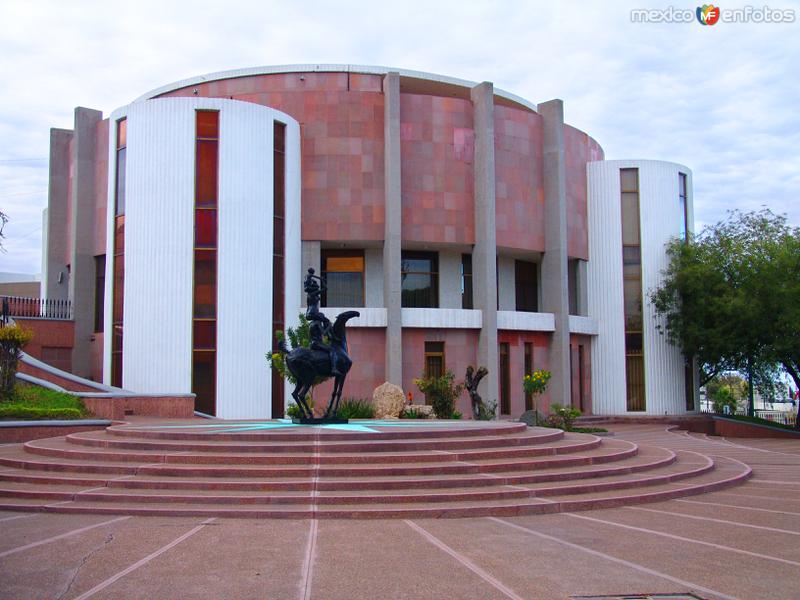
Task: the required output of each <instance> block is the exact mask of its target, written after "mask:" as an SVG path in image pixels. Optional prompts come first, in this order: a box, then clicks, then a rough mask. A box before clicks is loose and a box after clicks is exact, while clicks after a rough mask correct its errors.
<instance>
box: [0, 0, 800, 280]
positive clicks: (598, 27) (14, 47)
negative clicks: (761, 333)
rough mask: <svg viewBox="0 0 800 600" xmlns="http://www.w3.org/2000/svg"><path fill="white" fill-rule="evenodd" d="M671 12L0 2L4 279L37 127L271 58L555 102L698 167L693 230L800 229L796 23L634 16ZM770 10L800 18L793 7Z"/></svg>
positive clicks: (622, 137) (634, 149) (512, 5)
mask: <svg viewBox="0 0 800 600" xmlns="http://www.w3.org/2000/svg"><path fill="white" fill-rule="evenodd" d="M670 4H672V3H671V2H667V1H664V2H653V1H648V2H643V1H642V2H636V3H635V4H631V3H628V2H618V1H617V2H605V3H596V2H570V3H555V2H550V3H539V2H513V1H509V0H505V1H497V2H471V3H468V2H456V1H454V0H447V1H443V2H430V1H427V2H420V1H419V0H412V1H409V2H404V3H402V4H393V3H386V4H385V5H380V4H378V3H375V2H366V1H363V0H362V1H347V0H342V1H338V2H333V1H324V0H309V1H307V2H303V3H291V2H274V1H272V2H268V1H244V2H237V3H217V2H213V3H212V2H199V1H193V2H187V1H183V0H182V1H175V2H163V1H162V2H154V1H140V2H136V3H130V2H128V3H122V2H119V3H115V2H99V1H97V2H81V3H65V2H56V1H37V2H27V1H24V0H11V1H10V2H9V1H6V2H4V3H3V4H2V5H0V23H3V27H2V29H0V56H3V60H2V61H0V78H2V80H3V81H4V83H5V85H4V93H3V94H2V95H0V209H2V210H3V211H5V212H7V213H8V214H9V216H10V217H11V218H12V221H11V223H9V225H8V226H7V228H6V234H7V240H6V243H5V245H6V247H7V248H8V252H7V253H6V254H1V255H0V271H27V272H35V271H38V270H39V246H40V243H41V231H40V230H39V231H37V228H40V227H41V209H42V208H43V207H44V206H45V204H46V192H44V191H43V190H44V189H45V188H46V185H47V183H46V182H47V166H46V162H42V161H40V162H26V163H22V162H4V161H8V160H9V159H22V158H25V159H27V158H41V157H46V156H47V155H48V140H49V128H50V127H65V128H69V127H71V123H72V114H73V109H74V107H75V106H88V107H92V108H98V109H100V110H102V111H103V112H104V113H105V114H108V113H109V112H111V111H112V110H113V109H115V108H117V107H119V106H122V105H124V104H127V103H128V102H130V101H131V100H133V99H134V98H136V97H138V96H139V95H141V94H142V93H144V92H146V91H148V90H150V89H153V88H155V87H158V86H160V85H163V84H165V83H168V82H171V81H175V80H179V79H183V78H185V77H190V76H193V75H200V74H204V73H209V72H214V71H220V70H225V69H232V68H240V67H246V66H256V65H268V64H292V63H307V62H325V63H352V64H368V65H369V64H377V65H386V66H395V67H400V68H406V69H417V70H422V71H431V72H435V73H442V74H446V75H452V76H455V77H461V78H464V79H471V80H475V81H483V80H490V81H493V82H494V83H495V85H496V86H497V87H500V88H503V89H505V90H507V91H510V92H513V93H515V94H518V95H520V96H522V97H525V98H528V99H529V100H531V101H533V102H542V101H545V100H549V99H551V98H555V97H558V98H562V99H564V101H565V110H566V116H567V120H568V122H570V123H571V124H573V125H575V126H576V127H579V128H580V129H583V130H584V131H586V132H587V133H589V134H590V135H591V136H592V137H594V138H595V139H597V140H598V141H599V142H600V143H601V145H602V146H603V148H604V149H605V151H606V156H607V157H608V158H627V157H631V158H657V159H663V160H673V161H675V162H681V163H684V164H686V165H687V166H689V167H690V168H692V170H693V172H694V184H695V215H696V220H697V222H698V223H713V222H715V221H717V220H719V219H721V218H723V217H724V215H725V211H726V210H727V209H729V208H742V209H752V208H759V207H760V206H762V205H767V206H769V207H771V208H772V209H773V210H775V211H776V212H786V213H788V215H789V218H790V221H791V222H793V223H795V224H800V204H798V203H797V202H796V199H797V198H798V197H799V196H800V194H799V193H798V192H800V177H799V176H798V173H800V158H798V156H799V155H800V153H798V150H797V149H798V147H800V145H799V143H800V113H798V111H797V109H796V103H797V99H798V98H800V77H798V76H797V67H796V65H797V64H799V63H800V35H799V34H800V31H799V30H798V29H799V28H800V24H798V23H797V22H796V23H793V24H751V25H743V24H728V23H719V24H717V25H715V26H713V27H703V26H700V25H699V24H698V23H696V22H694V23H686V24H650V25H646V24H634V23H632V22H631V20H630V11H631V9H634V8H667V7H668V6H670ZM743 5H744V3H742V6H743ZM726 8H728V7H727V6H726ZM729 8H735V6H730V7H729ZM770 8H794V9H795V11H796V12H797V13H798V14H797V18H798V20H799V21H800V4H798V3H797V2H782V3H781V5H780V6H778V5H774V6H773V5H772V4H770Z"/></svg>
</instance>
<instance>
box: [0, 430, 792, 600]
mask: <svg viewBox="0 0 800 600" xmlns="http://www.w3.org/2000/svg"><path fill="white" fill-rule="evenodd" d="M612 427H613V430H614V432H615V437H614V438H613V439H615V440H629V441H633V442H635V443H637V444H642V445H648V446H654V447H661V448H667V449H671V450H673V451H676V450H680V451H691V452H698V453H700V454H703V455H706V456H711V457H713V458H714V460H715V461H716V462H718V463H719V464H720V465H724V464H726V463H729V464H732V465H733V464H739V463H745V464H747V465H749V466H750V467H751V468H752V469H753V475H752V477H751V478H750V480H749V481H747V482H746V483H744V484H742V485H738V486H735V487H731V488H728V489H724V490H722V491H717V492H712V493H708V494H702V495H695V496H691V497H685V498H680V499H675V500H669V501H666V502H658V503H648V504H640V505H636V506H627V507H620V508H612V509H603V510H593V511H582V512H575V513H560V514H550V515H548V514H543V515H529V516H521V517H481V518H469V519H394V520H346V519H341V520H337V519H329V520H326V519H320V520H291V519H232V518H199V517H198V518H193V517H132V516H124V515H86V514H80V515H69V514H45V513H26V512H14V511H3V512H1V513H0V597H2V598H4V599H5V598H8V599H29V598H30V599H37V600H38V599H42V598H58V599H64V600H68V599H77V598H96V599H103V598H106V599H111V598H114V599H119V598H269V599H284V598H286V599H298V600H301V599H307V598H318V599H322V600H328V599H332V600H335V599H347V600H350V599H372V598H376V599H377V598H409V599H411V598H413V599H432V598H436V599H439V598H454V599H495V598H497V599H501V598H513V599H521V598H524V599H534V598H542V599H560V598H564V599H567V598H585V597H598V596H600V597H611V598H617V597H620V598H648V597H651V596H652V597H654V598H659V597H662V598H663V597H666V598H685V597H689V598H691V597H692V596H690V595H689V594H693V595H694V597H699V598H709V599H711V598H719V599H730V598H742V599H745V598H750V599H757V600H762V599H768V598H775V599H795V598H800V544H798V542H800V441H794V440H726V439H722V438H707V437H705V436H702V435H696V434H687V433H686V432H681V431H667V430H666V428H665V427H664V426H663V425H615V426H612ZM659 595H662V596H659Z"/></svg>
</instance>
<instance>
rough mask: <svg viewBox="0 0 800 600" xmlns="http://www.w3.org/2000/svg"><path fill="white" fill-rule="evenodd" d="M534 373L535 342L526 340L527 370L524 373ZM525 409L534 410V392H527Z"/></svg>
mask: <svg viewBox="0 0 800 600" xmlns="http://www.w3.org/2000/svg"><path fill="white" fill-rule="evenodd" d="M531 374H533V344H532V343H531V342H525V372H524V373H523V375H531ZM525 410H533V394H531V393H529V392H525Z"/></svg>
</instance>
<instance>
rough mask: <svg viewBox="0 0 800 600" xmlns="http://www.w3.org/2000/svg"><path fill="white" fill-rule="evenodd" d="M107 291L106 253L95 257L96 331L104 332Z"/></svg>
mask: <svg viewBox="0 0 800 600" xmlns="http://www.w3.org/2000/svg"><path fill="white" fill-rule="evenodd" d="M105 292H106V255H105V254H101V255H100V256H95V257H94V331H95V333H102V332H103V313H104V310H105Z"/></svg>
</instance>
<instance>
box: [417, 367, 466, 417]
mask: <svg viewBox="0 0 800 600" xmlns="http://www.w3.org/2000/svg"><path fill="white" fill-rule="evenodd" d="M454 380H455V375H453V372H452V371H447V372H446V373H445V374H444V375H441V376H440V377H420V378H419V379H415V380H414V383H415V384H416V386H417V387H418V388H419V389H420V391H421V392H422V393H423V394H425V395H426V396H427V397H428V398H429V399H430V401H431V405H432V406H433V412H434V413H435V414H436V418H438V419H453V418H455V417H454V416H453V415H454V414H455V412H456V399H458V397H459V396H460V395H461V392H463V391H464V384H463V383H455V381H454Z"/></svg>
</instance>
